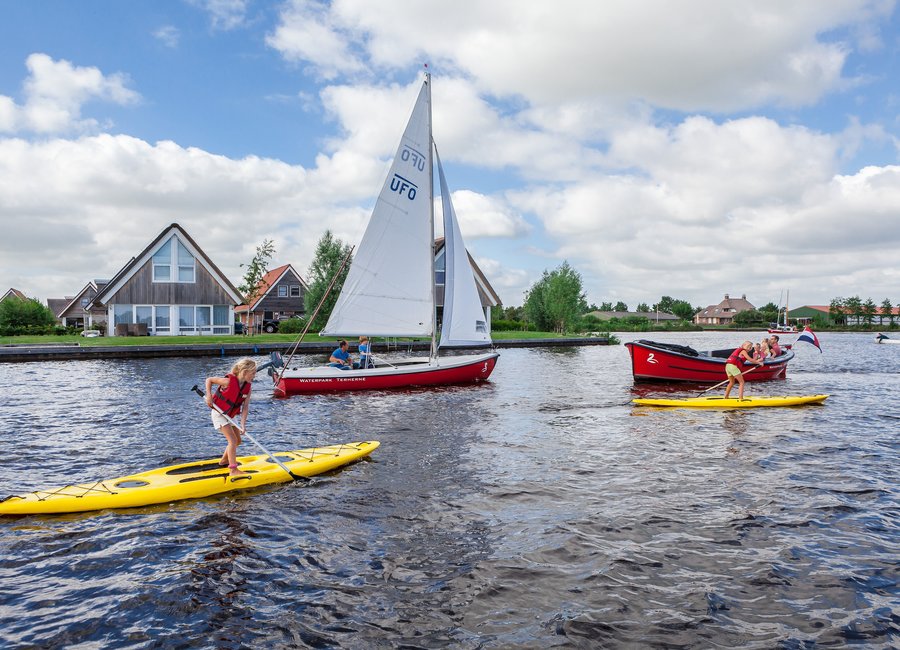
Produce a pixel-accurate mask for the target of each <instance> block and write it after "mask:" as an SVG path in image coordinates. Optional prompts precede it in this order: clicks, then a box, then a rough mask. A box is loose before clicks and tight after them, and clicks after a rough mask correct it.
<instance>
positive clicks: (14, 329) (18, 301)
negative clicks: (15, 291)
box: [0, 297, 56, 335]
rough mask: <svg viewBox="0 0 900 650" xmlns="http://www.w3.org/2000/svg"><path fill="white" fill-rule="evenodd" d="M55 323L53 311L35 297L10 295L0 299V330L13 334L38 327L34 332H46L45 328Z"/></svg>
mask: <svg viewBox="0 0 900 650" xmlns="http://www.w3.org/2000/svg"><path fill="white" fill-rule="evenodd" d="M55 323H56V317H55V316H54V315H53V312H52V311H50V308H49V307H47V306H46V305H44V304H43V303H41V301H39V300H38V299H37V298H25V299H22V298H16V297H10V298H7V299H6V300H2V301H0V332H5V333H8V334H9V335H15V334H26V333H29V331H30V330H32V329H40V330H41V331H40V332H34V333H40V334H46V333H47V332H46V330H45V328H48V327H50V326H52V325H54V324H55Z"/></svg>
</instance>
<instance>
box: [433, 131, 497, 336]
mask: <svg viewBox="0 0 900 650" xmlns="http://www.w3.org/2000/svg"><path fill="white" fill-rule="evenodd" d="M435 157H436V159H437V167H438V177H439V178H440V182H441V205H442V208H443V212H444V264H445V271H446V273H445V284H444V314H443V318H442V321H441V323H442V324H441V343H440V344H441V345H442V346H443V345H453V346H465V345H484V344H486V343H490V342H491V335H490V334H489V333H488V329H487V322H486V321H485V315H484V308H483V307H482V306H481V299H480V298H479V297H478V289H477V287H476V286H475V275H474V272H473V271H472V265H471V263H470V262H469V254H468V252H466V245H465V244H464V243H463V238H462V233H461V232H460V230H459V222H458V221H457V219H456V210H454V209H453V202H452V201H451V200H450V190H449V189H448V188H447V180H446V179H445V178H444V166H443V165H441V157H440V156H439V155H437V148H436V147H435Z"/></svg>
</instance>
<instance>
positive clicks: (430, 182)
mask: <svg viewBox="0 0 900 650" xmlns="http://www.w3.org/2000/svg"><path fill="white" fill-rule="evenodd" d="M425 85H426V86H427V88H428V219H429V223H430V225H431V239H430V240H429V241H430V246H431V260H430V261H431V265H430V267H431V351H430V352H429V359H436V358H437V355H438V347H437V296H436V293H437V290H436V289H435V286H434V134H433V131H432V124H431V73H430V72H428V65H427V64H426V65H425ZM446 236H447V235H446V233H444V237H446ZM445 286H446V285H445ZM445 291H446V289H445Z"/></svg>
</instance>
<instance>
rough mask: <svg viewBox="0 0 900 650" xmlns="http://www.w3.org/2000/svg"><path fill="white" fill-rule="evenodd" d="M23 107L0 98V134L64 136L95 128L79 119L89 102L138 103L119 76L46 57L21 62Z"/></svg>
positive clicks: (133, 92) (93, 123)
mask: <svg viewBox="0 0 900 650" xmlns="http://www.w3.org/2000/svg"><path fill="white" fill-rule="evenodd" d="M25 65H26V67H27V68H28V71H29V76H28V78H27V79H26V80H25V84H24V95H25V103H24V104H23V105H21V106H20V105H17V104H16V103H15V102H14V101H13V100H12V99H11V98H9V97H4V96H0V130H2V131H5V132H7V133H16V132H23V131H31V132H34V133H65V132H68V131H85V130H91V129H94V128H96V126H97V122H96V121H95V120H91V119H81V107H82V106H83V105H84V104H85V103H86V102H88V101H90V100H92V99H100V100H104V101H109V102H113V103H115V104H122V105H127V104H132V103H135V102H137V101H138V100H139V99H140V95H138V94H137V93H136V92H135V91H133V90H131V89H129V88H128V87H127V84H128V78H127V77H126V76H125V75H123V74H118V73H117V74H112V75H104V74H103V73H102V72H100V70H99V69H97V68H93V67H76V66H74V65H72V64H71V63H70V62H69V61H65V60H59V61H54V60H53V59H52V58H50V57H49V56H47V55H46V54H38V53H36V54H32V55H30V56H29V57H28V59H27V60H26V62H25Z"/></svg>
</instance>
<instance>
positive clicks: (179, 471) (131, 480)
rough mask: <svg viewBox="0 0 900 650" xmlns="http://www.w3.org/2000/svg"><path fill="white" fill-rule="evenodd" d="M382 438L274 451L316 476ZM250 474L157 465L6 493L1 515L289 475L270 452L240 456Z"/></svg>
mask: <svg viewBox="0 0 900 650" xmlns="http://www.w3.org/2000/svg"><path fill="white" fill-rule="evenodd" d="M379 444H380V443H378V442H376V441H374V440H370V441H367V442H351V443H347V444H343V445H331V446H329V447H314V448H312V449H300V450H297V451H282V452H278V453H276V454H275V456H276V457H277V458H278V460H280V461H281V462H282V463H284V464H285V465H286V466H287V467H288V469H290V470H291V472H293V473H294V474H295V475H297V476H303V477H306V476H315V475H316V474H322V473H323V472H327V471H330V470H333V469H335V468H337V467H341V466H342V465H347V464H348V463H352V462H353V461H355V460H359V459H360V458H365V457H366V456H368V455H369V454H371V453H372V452H373V451H375V449H376V448H377V447H378V445H379ZM237 460H238V465H239V467H240V469H241V471H243V472H246V473H247V476H234V477H232V476H229V473H228V468H227V467H222V466H220V465H219V459H218V458H213V459H211V460H203V461H195V462H193V463H184V464H181V465H171V466H169V467H161V468H159V469H153V470H150V471H149V472H143V473H141V474H132V475H131V476H123V477H121V478H114V479H111V480H108V481H97V482H96V483H82V484H79V485H66V486H64V487H59V488H51V489H49V490H37V491H35V492H28V493H27V494H20V495H16V496H10V497H6V498H5V499H3V500H2V501H0V515H30V514H45V513H53V514H58V513H64V512H84V511H86V510H102V509H105V508H134V507H137V506H148V505H152V504H154V503H169V502H171V501H180V500H182V499H196V498H200V497H208V496H212V495H215V494H222V493H223V492H232V491H235V490H246V489H250V488H256V487H260V486H261V485H269V484H271V483H287V482H289V481H291V480H293V479H292V478H291V476H290V475H289V474H288V473H287V472H285V471H284V470H283V469H281V468H280V467H279V466H278V465H277V464H276V463H274V462H272V461H271V460H269V457H268V456H266V455H262V456H242V457H240V458H238V459H237Z"/></svg>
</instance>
